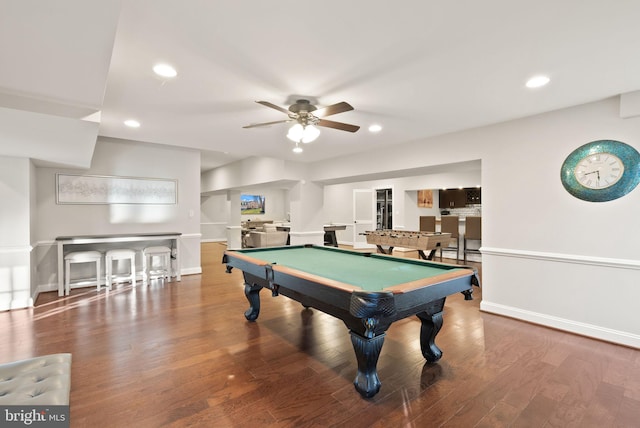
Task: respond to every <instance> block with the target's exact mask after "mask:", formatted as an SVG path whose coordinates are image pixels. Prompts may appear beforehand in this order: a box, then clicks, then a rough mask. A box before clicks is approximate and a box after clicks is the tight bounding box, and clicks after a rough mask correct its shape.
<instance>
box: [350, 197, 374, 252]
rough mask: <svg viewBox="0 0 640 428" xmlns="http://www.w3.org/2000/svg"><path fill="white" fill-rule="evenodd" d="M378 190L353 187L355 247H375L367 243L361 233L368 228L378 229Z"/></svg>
mask: <svg viewBox="0 0 640 428" xmlns="http://www.w3.org/2000/svg"><path fill="white" fill-rule="evenodd" d="M375 196H376V192H375V190H373V189H353V248H354V249H358V248H375V245H370V244H367V237H366V236H364V235H361V234H362V233H364V232H366V231H367V230H376V203H375Z"/></svg>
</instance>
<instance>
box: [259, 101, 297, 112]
mask: <svg viewBox="0 0 640 428" xmlns="http://www.w3.org/2000/svg"><path fill="white" fill-rule="evenodd" d="M256 102H257V103H258V104H262V105H263V106H267V107H271V108H274V109H276V110H278V111H281V112H282V113H284V114H286V115H288V114H289V113H291V112H290V111H289V110H287V109H285V108H283V107H280V106H277V105H275V104H273V103H270V102H269V101H256Z"/></svg>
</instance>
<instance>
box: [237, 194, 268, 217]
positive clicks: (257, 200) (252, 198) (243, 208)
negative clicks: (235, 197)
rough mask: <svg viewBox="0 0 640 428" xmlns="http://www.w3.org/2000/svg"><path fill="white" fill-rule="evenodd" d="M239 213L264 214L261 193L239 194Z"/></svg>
mask: <svg viewBox="0 0 640 428" xmlns="http://www.w3.org/2000/svg"><path fill="white" fill-rule="evenodd" d="M240 214H242V215H257V214H264V196H263V195H240Z"/></svg>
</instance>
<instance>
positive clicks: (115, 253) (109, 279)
mask: <svg viewBox="0 0 640 428" xmlns="http://www.w3.org/2000/svg"><path fill="white" fill-rule="evenodd" d="M118 260H129V263H130V266H129V281H131V285H136V252H135V251H134V250H129V249H121V250H109V251H107V253H106V254H105V256H104V263H105V269H104V270H105V279H106V282H105V286H106V287H107V288H108V289H109V290H110V289H111V284H113V279H114V278H113V277H114V275H113V262H114V261H118Z"/></svg>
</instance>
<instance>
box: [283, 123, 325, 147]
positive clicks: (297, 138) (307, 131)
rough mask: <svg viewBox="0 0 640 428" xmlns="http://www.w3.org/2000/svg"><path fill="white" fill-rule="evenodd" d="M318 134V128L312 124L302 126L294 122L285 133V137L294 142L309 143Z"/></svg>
mask: <svg viewBox="0 0 640 428" xmlns="http://www.w3.org/2000/svg"><path fill="white" fill-rule="evenodd" d="M319 135H320V130H319V129H318V128H316V127H315V126H313V125H307V126H303V125H302V124H300V123H296V124H295V125H293V126H292V127H291V128H289V132H288V133H287V138H288V139H290V140H291V141H293V142H296V143H310V142H312V141H314V140H315V139H316V138H318V136H319Z"/></svg>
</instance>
